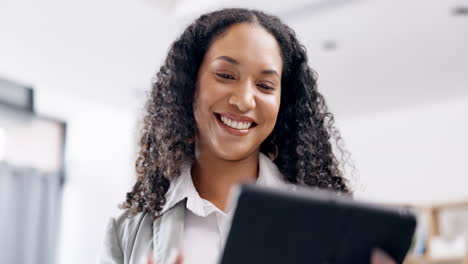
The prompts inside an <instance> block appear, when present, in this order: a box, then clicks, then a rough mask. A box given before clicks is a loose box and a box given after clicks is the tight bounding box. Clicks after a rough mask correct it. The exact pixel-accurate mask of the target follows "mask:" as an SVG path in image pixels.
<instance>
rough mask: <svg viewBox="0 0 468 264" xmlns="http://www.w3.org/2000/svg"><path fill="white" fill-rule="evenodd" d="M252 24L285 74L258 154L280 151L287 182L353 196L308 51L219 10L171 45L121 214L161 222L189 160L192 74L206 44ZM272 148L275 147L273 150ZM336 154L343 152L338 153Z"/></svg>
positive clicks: (278, 27) (287, 34) (271, 28)
mask: <svg viewBox="0 0 468 264" xmlns="http://www.w3.org/2000/svg"><path fill="white" fill-rule="evenodd" d="M239 23H255V24H258V25H260V26H262V27H263V28H264V29H265V30H266V31H268V32H269V33H270V34H272V35H273V36H274V37H275V38H276V40H277V41H278V44H279V46H280V48H281V53H282V54H281V55H282V59H283V73H282V79H281V87H282V89H281V90H282V91H281V103H280V109H279V113H278V119H277V123H276V125H275V128H274V129H273V131H272V133H271V135H269V136H268V138H267V139H266V140H265V141H264V142H263V143H262V145H261V146H260V151H261V152H263V153H265V154H269V153H272V152H275V150H279V151H278V156H277V158H276V159H275V160H274V163H275V164H276V165H277V166H278V168H279V170H280V171H281V173H282V174H283V175H284V177H285V180H287V181H288V182H291V183H294V184H300V185H305V186H316V187H319V188H322V189H331V190H336V191H340V192H344V193H350V192H351V191H350V188H349V186H348V185H349V184H348V181H347V180H346V179H345V177H344V176H343V173H342V172H341V171H340V169H339V162H338V160H337V158H336V156H335V154H334V153H333V147H332V142H331V139H335V140H341V137H340V134H339V132H338V130H337V129H336V128H335V127H334V119H333V115H332V114H331V113H330V112H329V111H328V108H327V106H326V104H325V100H324V98H323V96H322V95H321V94H320V93H319V92H318V91H317V84H316V79H317V78H316V74H315V72H314V71H313V70H312V69H311V68H310V67H309V66H308V62H307V60H308V59H307V54H306V49H305V47H304V46H303V45H301V44H300V43H299V41H298V40H297V38H296V36H295V33H294V31H293V30H292V29H291V28H289V27H288V26H287V25H285V24H283V23H282V22H281V21H280V19H279V18H277V17H275V16H272V15H268V14H265V13H264V12H261V11H257V10H249V9H241V8H232V9H222V10H218V11H215V12H212V13H208V14H205V15H202V16H200V17H199V18H198V19H196V20H195V22H193V23H192V24H191V25H189V26H188V27H187V28H186V29H185V31H184V32H183V33H182V35H181V36H180V37H179V38H178V39H177V40H176V41H175V42H174V43H173V44H172V46H171V47H170V49H169V52H168V55H167V57H166V59H165V61H164V64H163V65H162V66H161V68H160V70H159V72H158V73H157V75H156V78H155V82H154V84H153V87H152V90H151V93H150V95H149V98H148V100H147V102H146V106H145V108H146V114H145V117H144V119H143V128H142V129H141V138H140V141H139V147H140V150H139V154H138V158H137V159H136V164H135V166H136V172H137V179H136V183H135V185H134V186H133V189H132V191H131V192H128V193H127V198H126V201H125V202H124V203H123V204H121V208H127V209H129V210H130V214H131V215H135V214H137V213H139V212H147V213H152V214H153V215H154V216H158V215H159V212H160V211H161V210H162V208H163V206H164V204H165V202H166V200H165V194H166V192H167V191H168V189H169V186H170V184H171V179H173V178H174V177H177V176H178V175H179V174H180V167H181V165H182V163H184V162H185V161H186V160H188V159H193V158H194V151H195V142H194V138H195V132H196V131H195V129H196V125H195V119H194V113H193V108H192V105H193V101H194V93H195V84H196V82H197V73H198V70H199V67H200V65H201V63H202V60H203V57H204V55H205V53H206V51H207V49H208V48H209V46H210V44H211V43H212V42H213V41H214V40H216V38H217V37H219V36H220V34H222V33H223V32H225V31H226V30H227V29H228V28H229V27H230V26H232V25H234V24H239ZM275 144H276V146H275ZM340 151H341V150H340Z"/></svg>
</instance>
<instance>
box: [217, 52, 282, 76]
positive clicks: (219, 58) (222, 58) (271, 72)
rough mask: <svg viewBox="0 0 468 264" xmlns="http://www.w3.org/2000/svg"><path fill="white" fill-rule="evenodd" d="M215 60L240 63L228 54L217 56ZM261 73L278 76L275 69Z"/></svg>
mask: <svg viewBox="0 0 468 264" xmlns="http://www.w3.org/2000/svg"><path fill="white" fill-rule="evenodd" d="M215 60H224V61H227V62H229V63H232V64H234V65H239V64H240V62H239V61H237V60H236V59H233V58H231V57H229V56H219V57H217V58H216V59H215ZM261 73H262V74H267V75H276V76H278V77H279V76H280V75H279V73H278V72H277V71H275V70H263V71H262V72H261Z"/></svg>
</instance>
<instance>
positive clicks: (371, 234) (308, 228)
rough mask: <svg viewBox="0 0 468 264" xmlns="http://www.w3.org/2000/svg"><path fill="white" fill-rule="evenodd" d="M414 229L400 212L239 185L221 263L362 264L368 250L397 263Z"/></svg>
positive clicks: (336, 197) (322, 196) (333, 198)
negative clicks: (379, 252)
mask: <svg viewBox="0 0 468 264" xmlns="http://www.w3.org/2000/svg"><path fill="white" fill-rule="evenodd" d="M415 227H416V218H415V216H414V215H413V214H412V213H410V212H409V211H408V210H404V209H398V208H386V207H385V208H384V207H379V206H376V205H372V204H368V203H364V202H357V201H353V200H352V199H351V198H345V197H342V196H339V195H337V194H335V193H329V192H324V191H311V190H310V191H303V190H302V191H294V192H293V191H285V190H272V189H265V188H261V187H258V186H254V185H243V186H241V187H240V189H239V190H238V201H237V205H236V208H235V211H234V215H233V218H232V223H231V228H230V231H229V234H228V237H227V240H226V244H225V247H224V251H223V254H222V256H221V264H240V263H242V264H260V263H265V264H286V263H294V264H303V263H304V264H305V263H307V264H310V263H313V264H350V263H356V264H357V263H359V264H365V263H369V262H370V254H371V251H372V249H373V248H381V249H383V250H384V251H385V252H387V253H388V254H389V255H390V256H392V257H393V258H394V259H395V260H396V262H397V263H402V262H403V260H404V258H405V255H406V254H407V252H408V249H409V247H410V244H411V242H412V237H413V233H414V229H415Z"/></svg>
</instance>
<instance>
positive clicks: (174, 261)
mask: <svg viewBox="0 0 468 264" xmlns="http://www.w3.org/2000/svg"><path fill="white" fill-rule="evenodd" d="M183 261H184V257H183V256H182V253H181V252H179V253H175V254H173V255H172V256H171V257H170V258H169V261H168V262H167V264H182V263H183ZM146 263H147V264H158V263H155V262H154V259H153V254H150V255H149V256H148V261H147V262H146Z"/></svg>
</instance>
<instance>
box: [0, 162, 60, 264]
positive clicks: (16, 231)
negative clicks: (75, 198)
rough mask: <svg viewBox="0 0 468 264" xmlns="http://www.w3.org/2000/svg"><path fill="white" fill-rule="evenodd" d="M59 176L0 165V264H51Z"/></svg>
mask: <svg viewBox="0 0 468 264" xmlns="http://www.w3.org/2000/svg"><path fill="white" fill-rule="evenodd" d="M60 201H61V183H60V174H59V173H58V172H57V173H44V172H40V171H39V170H36V169H33V168H20V167H16V166H12V165H9V164H8V163H6V162H0V263H2V264H33V263H34V264H54V263H55V258H56V257H55V255H56V248H57V243H56V241H57V237H58V231H59V230H58V229H59V226H60V225H59V222H58V221H59V219H60V211H61V210H60V207H61V203H60Z"/></svg>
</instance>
